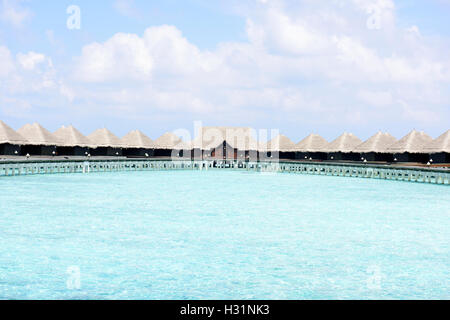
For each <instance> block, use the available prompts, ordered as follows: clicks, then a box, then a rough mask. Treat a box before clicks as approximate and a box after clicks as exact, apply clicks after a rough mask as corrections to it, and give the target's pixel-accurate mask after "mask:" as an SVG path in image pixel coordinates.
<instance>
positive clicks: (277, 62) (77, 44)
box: [0, 0, 450, 141]
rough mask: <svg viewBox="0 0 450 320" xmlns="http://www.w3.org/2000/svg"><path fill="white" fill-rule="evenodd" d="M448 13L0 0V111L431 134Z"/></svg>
mask: <svg viewBox="0 0 450 320" xmlns="http://www.w3.org/2000/svg"><path fill="white" fill-rule="evenodd" d="M70 5H76V6H78V7H79V8H80V10H81V28H80V29H79V30H78V29H77V30H69V29H68V28H67V26H66V21H67V19H68V17H69V14H67V13H66V9H67V8H68V7H69V6H70ZM448 16H450V1H447V0H431V1H419V0H414V1H411V0H409V1H406V0H397V1H393V0H371V1H369V0H345V1H344V0H334V1H311V0H297V1H289V0H241V1H235V0H229V1H212V0H210V1H206V0H188V1H175V0H165V1H141V0H134V1H131V0H115V1H106V0H104V1H75V0H72V1H50V0H39V1H35V0H23V1H19V0H0V119H2V120H4V121H5V122H6V123H8V124H10V125H11V126H12V127H14V128H16V129H17V128H19V127H20V126H22V125H23V124H25V123H28V122H34V121H38V122H40V123H41V124H43V125H44V126H45V127H47V128H48V129H50V130H56V129H57V128H58V127H59V126H61V125H64V124H73V125H75V126H76V127H77V128H79V129H80V130H81V131H82V132H83V133H85V134H89V133H90V132H92V131H93V130H95V129H96V128H99V127H104V126H105V127H107V128H109V129H111V130H112V131H113V132H115V133H117V134H118V135H119V136H122V135H124V134H126V133H127V132H128V131H130V130H133V129H140V130H142V131H143V132H145V133H146V134H148V135H149V136H150V137H152V138H157V137H158V136H159V135H161V134H163V133H164V132H165V131H168V130H175V129H178V128H186V129H189V130H192V127H193V121H195V120H201V121H202V122H203V123H204V124H205V125H231V126H233V125H234V126H251V127H253V128H255V129H263V128H267V129H272V128H275V129H279V131H280V132H282V133H284V134H286V135H288V136H289V137H291V138H292V139H293V140H295V141H298V140H300V139H301V138H303V137H304V136H306V135H308V134H309V133H311V132H315V133H319V134H322V135H323V136H324V137H325V138H327V139H329V140H331V139H332V138H335V137H337V136H338V135H339V134H341V133H342V132H344V131H347V132H353V133H355V134H356V135H358V136H359V137H360V138H362V139H366V138H368V137H369V136H370V135H372V134H374V133H375V132H376V131H378V130H383V131H389V132H391V133H392V134H393V135H395V136H396V137H397V138H400V137H401V136H403V135H404V134H406V133H407V132H408V131H410V130H411V129H413V128H415V129H418V130H425V131H426V132H428V133H429V134H431V135H432V136H434V137H436V136H438V135H439V134H441V133H443V132H444V131H446V130H448V129H449V128H450V126H449V123H450V121H449V119H450V90H449V89H448V88H449V84H450V19H448Z"/></svg>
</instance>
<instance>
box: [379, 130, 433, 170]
mask: <svg viewBox="0 0 450 320" xmlns="http://www.w3.org/2000/svg"><path fill="white" fill-rule="evenodd" d="M432 142H433V138H431V137H430V136H429V135H427V134H426V133H425V132H423V131H420V132H419V131H416V130H413V131H411V132H410V133H408V134H407V135H406V136H404V137H403V138H401V139H400V140H399V141H397V142H396V143H394V144H393V145H391V146H390V147H389V148H387V151H388V152H389V153H391V154H393V157H394V161H395V162H418V163H427V162H428V160H429V159H430V156H429V154H428V153H426V152H427V151H425V148H426V146H427V145H430V144H431V143H432Z"/></svg>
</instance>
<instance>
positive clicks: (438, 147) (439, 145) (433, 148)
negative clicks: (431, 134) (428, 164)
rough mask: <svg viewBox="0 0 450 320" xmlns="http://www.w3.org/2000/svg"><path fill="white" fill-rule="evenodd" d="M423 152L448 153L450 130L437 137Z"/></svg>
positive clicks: (449, 149) (449, 151) (449, 148)
mask: <svg viewBox="0 0 450 320" xmlns="http://www.w3.org/2000/svg"><path fill="white" fill-rule="evenodd" d="M424 151H426V152H429V153H440V152H447V153H450V130H447V131H446V132H444V133H443V134H441V135H440V136H439V137H437V138H436V139H434V140H433V142H431V143H430V144H429V145H426V146H425V147H424Z"/></svg>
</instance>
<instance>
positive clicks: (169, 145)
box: [154, 132, 182, 149]
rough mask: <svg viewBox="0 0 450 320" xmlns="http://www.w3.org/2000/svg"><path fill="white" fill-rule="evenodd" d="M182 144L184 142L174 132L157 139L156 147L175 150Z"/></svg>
mask: <svg viewBox="0 0 450 320" xmlns="http://www.w3.org/2000/svg"><path fill="white" fill-rule="evenodd" d="M181 142H182V140H181V138H180V137H177V136H176V135H175V134H173V133H172V132H167V133H164V134H163V135H162V136H161V137H159V138H158V139H156V140H155V142H154V145H155V148H156V149H174V148H178V146H179V144H180V143H181Z"/></svg>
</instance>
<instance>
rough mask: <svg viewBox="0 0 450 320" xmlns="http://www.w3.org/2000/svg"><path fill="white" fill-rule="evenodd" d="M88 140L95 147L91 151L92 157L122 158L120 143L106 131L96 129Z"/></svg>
mask: <svg viewBox="0 0 450 320" xmlns="http://www.w3.org/2000/svg"><path fill="white" fill-rule="evenodd" d="M88 139H89V140H90V141H92V143H93V144H94V145H95V146H96V147H95V149H92V150H91V155H92V156H122V148H123V145H122V142H121V141H120V139H119V138H118V137H117V136H115V135H114V134H113V133H112V132H111V131H109V130H108V129H106V128H103V129H98V130H96V131H94V132H93V133H91V134H90V135H89V136H88Z"/></svg>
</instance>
